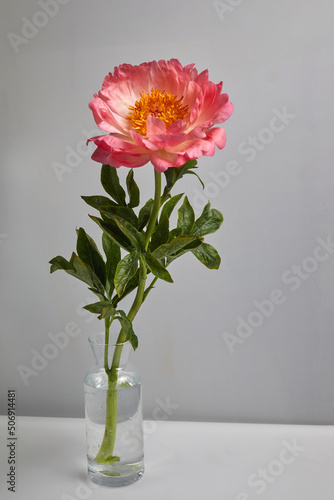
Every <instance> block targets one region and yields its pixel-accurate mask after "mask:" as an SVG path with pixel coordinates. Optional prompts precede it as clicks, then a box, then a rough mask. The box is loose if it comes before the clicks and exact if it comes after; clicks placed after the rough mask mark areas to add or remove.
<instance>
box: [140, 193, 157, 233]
mask: <svg viewBox="0 0 334 500" xmlns="http://www.w3.org/2000/svg"><path fill="white" fill-rule="evenodd" d="M153 202H154V200H152V198H150V199H149V200H148V201H147V202H146V203H145V205H144V206H143V208H142V209H141V210H140V212H139V215H138V230H139V231H142V230H143V229H144V227H145V226H146V224H147V223H148V221H149V219H150V215H151V210H152V206H153Z"/></svg>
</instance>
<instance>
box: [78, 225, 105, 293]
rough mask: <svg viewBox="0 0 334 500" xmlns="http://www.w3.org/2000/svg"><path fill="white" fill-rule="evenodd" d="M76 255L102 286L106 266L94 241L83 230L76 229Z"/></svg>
mask: <svg viewBox="0 0 334 500" xmlns="http://www.w3.org/2000/svg"><path fill="white" fill-rule="evenodd" d="M77 235H78V239H77V253H78V256H79V257H80V259H81V260H82V261H83V262H84V263H85V264H87V265H88V266H89V267H90V268H91V269H92V270H93V271H94V273H95V274H96V276H97V277H98V278H99V280H100V281H101V283H102V284H103V285H105V284H106V265H105V263H104V260H103V258H102V255H101V254H100V252H99V250H98V248H97V246H96V243H95V241H94V240H93V238H91V237H90V236H89V235H88V234H87V233H86V232H85V230H84V229H83V228H82V227H80V228H79V229H77Z"/></svg>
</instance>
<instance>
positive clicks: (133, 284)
mask: <svg viewBox="0 0 334 500" xmlns="http://www.w3.org/2000/svg"><path fill="white" fill-rule="evenodd" d="M138 284H139V272H138V270H137V271H136V273H135V274H134V275H133V276H132V278H131V279H130V280H129V281H128V283H127V284H126V287H125V290H124V292H123V295H122V297H118V295H115V297H113V299H112V304H113V306H114V307H116V306H117V304H118V303H119V302H120V301H121V300H122V299H124V298H125V297H126V296H127V295H129V294H130V293H131V292H133V291H134V290H136V288H138Z"/></svg>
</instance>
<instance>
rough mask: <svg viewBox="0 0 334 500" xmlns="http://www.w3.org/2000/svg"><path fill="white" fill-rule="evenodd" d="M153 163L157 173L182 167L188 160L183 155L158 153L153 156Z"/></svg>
mask: <svg viewBox="0 0 334 500" xmlns="http://www.w3.org/2000/svg"><path fill="white" fill-rule="evenodd" d="M150 159H151V163H152V165H153V166H154V168H155V170H156V171H157V172H165V171H166V170H167V169H168V168H172V167H181V166H182V165H184V164H185V163H186V162H187V161H188V160H187V159H186V158H184V157H183V155H177V154H172V153H167V152H166V151H158V152H156V153H152V154H151V158H150Z"/></svg>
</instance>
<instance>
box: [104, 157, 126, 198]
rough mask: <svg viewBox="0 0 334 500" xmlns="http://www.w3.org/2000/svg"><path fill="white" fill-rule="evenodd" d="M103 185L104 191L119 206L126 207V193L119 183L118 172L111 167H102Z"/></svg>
mask: <svg viewBox="0 0 334 500" xmlns="http://www.w3.org/2000/svg"><path fill="white" fill-rule="evenodd" d="M101 184H102V186H103V188H104V190H105V191H106V192H107V193H108V194H109V195H110V196H111V197H112V198H113V199H114V200H115V201H116V202H117V203H118V204H119V205H123V206H126V202H125V191H124V189H123V188H122V186H121V185H120V183H119V178H118V174H117V170H116V168H115V167H111V166H110V165H102V168H101Z"/></svg>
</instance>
